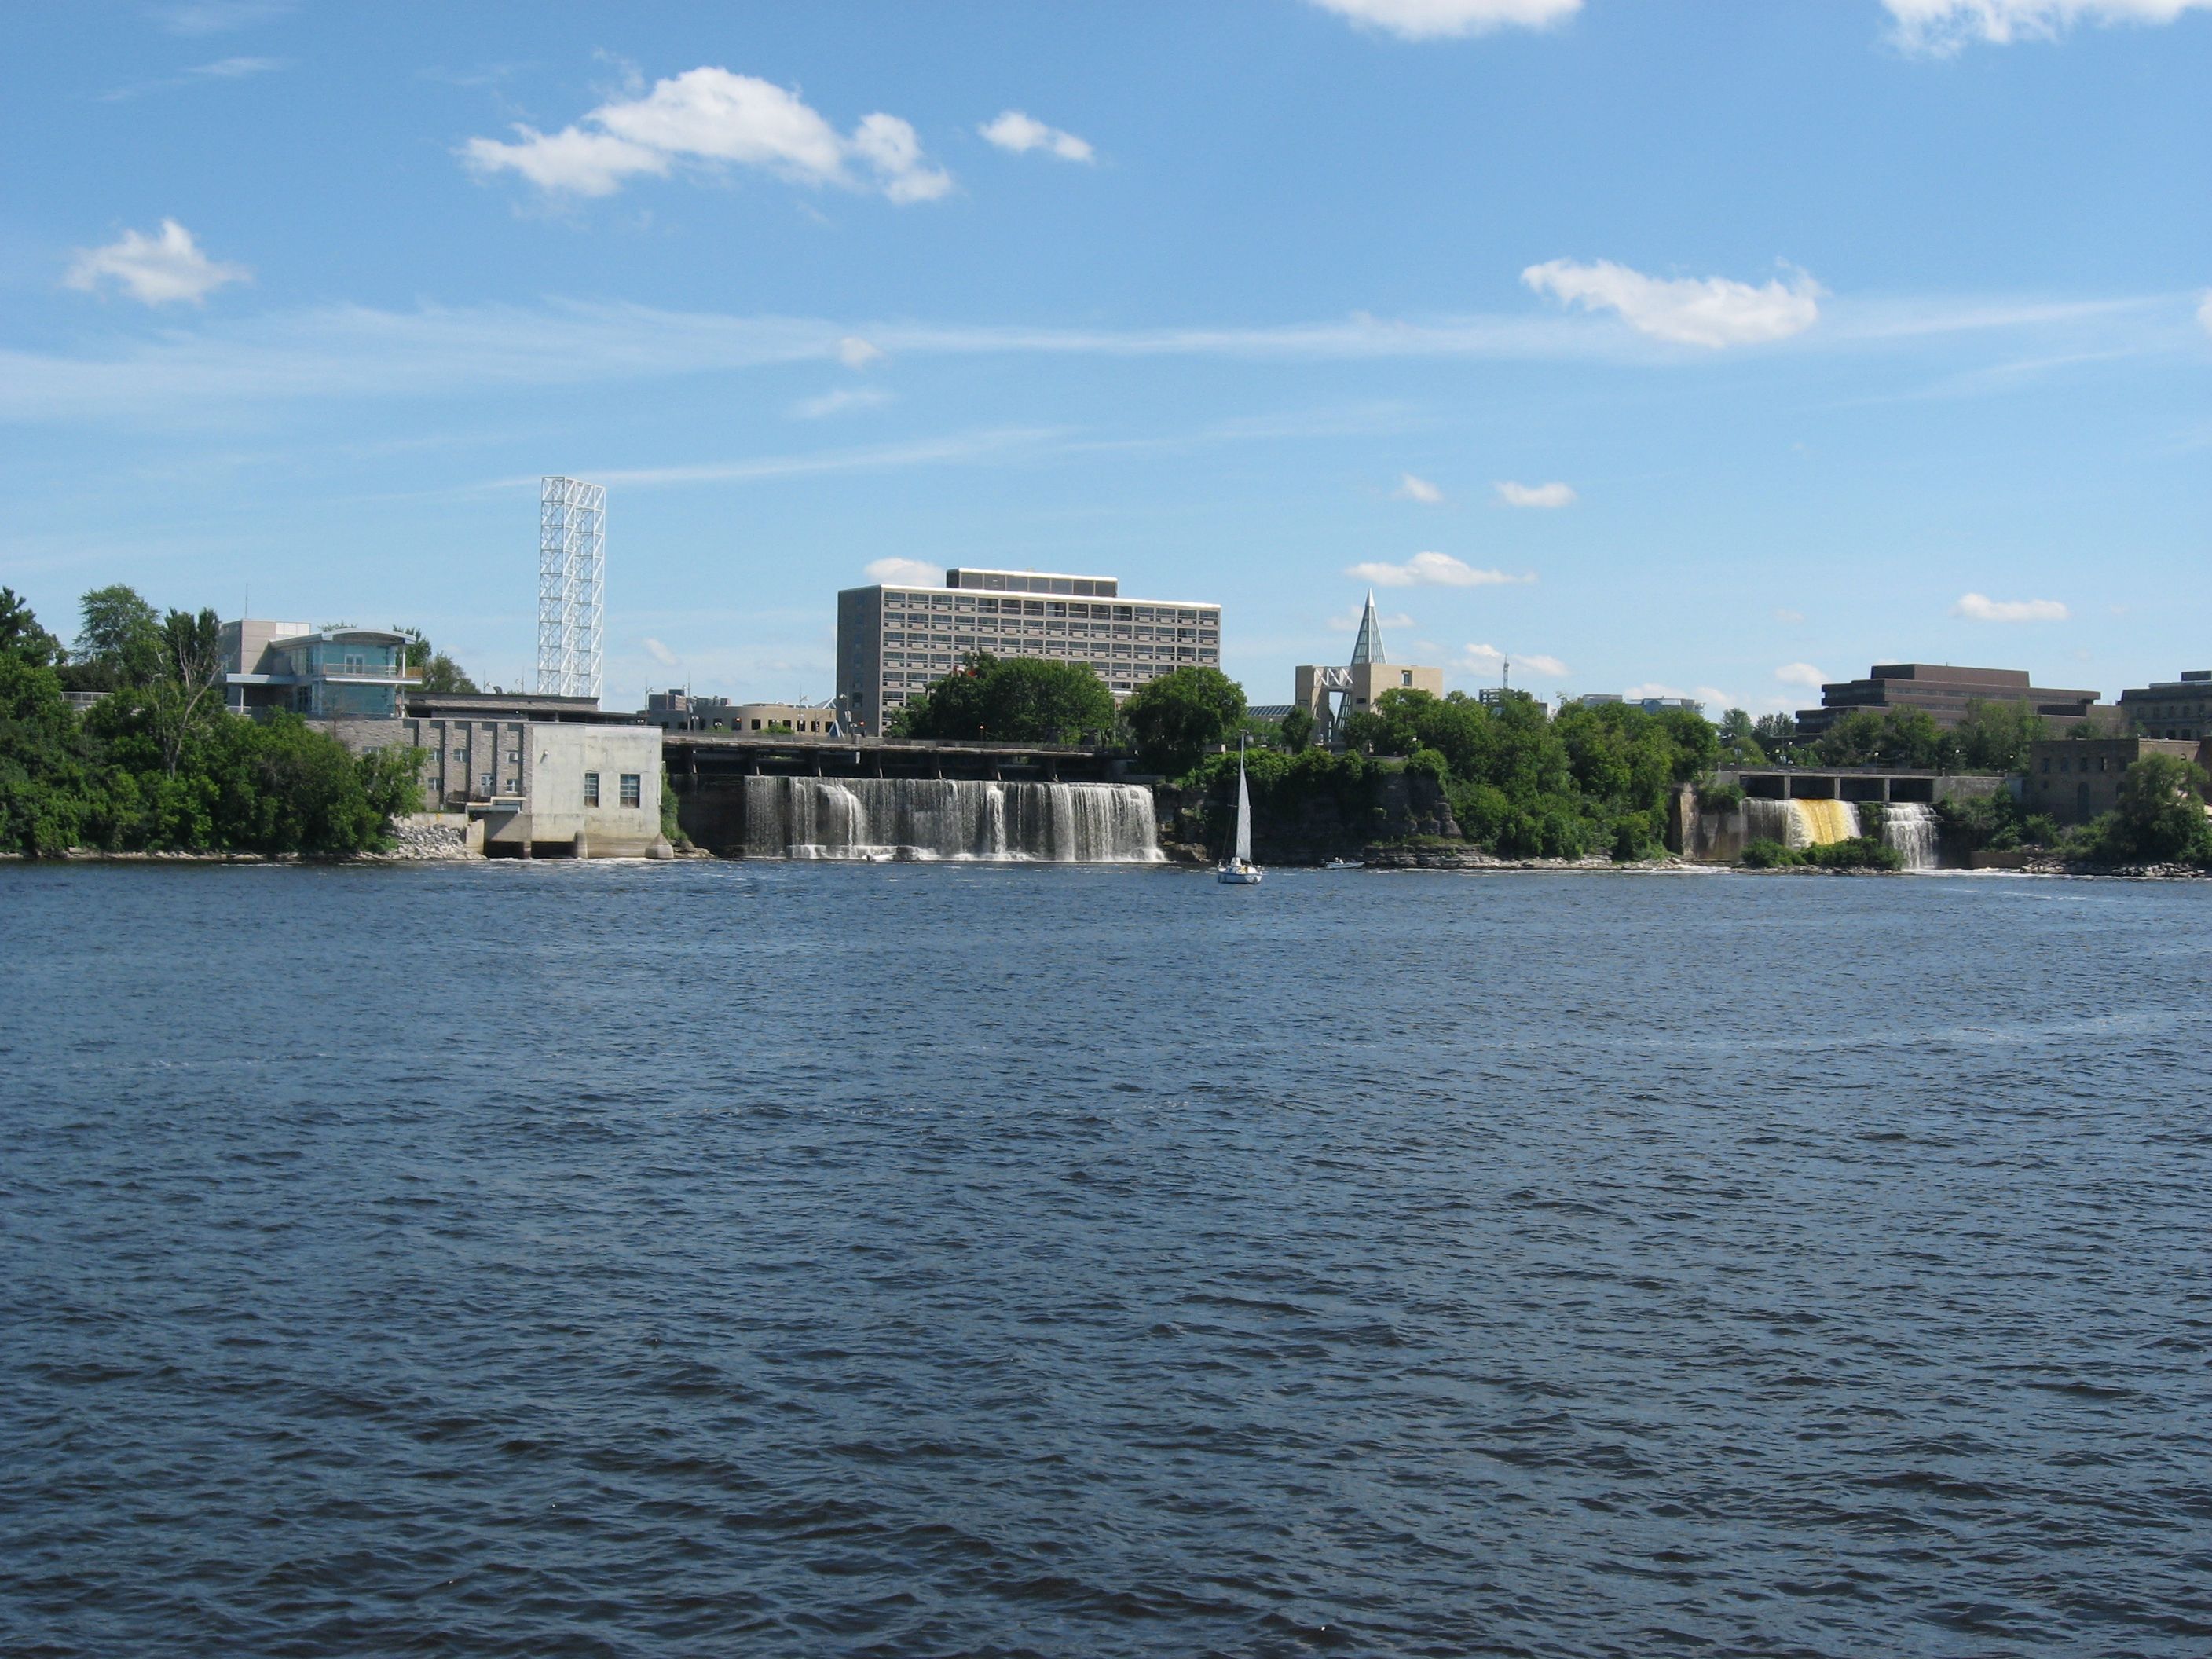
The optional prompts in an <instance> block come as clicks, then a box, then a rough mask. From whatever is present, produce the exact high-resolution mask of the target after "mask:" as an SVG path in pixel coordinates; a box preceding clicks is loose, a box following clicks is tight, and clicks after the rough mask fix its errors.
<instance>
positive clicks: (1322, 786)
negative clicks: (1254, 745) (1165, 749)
mask: <svg viewBox="0 0 2212 1659" xmlns="http://www.w3.org/2000/svg"><path fill="white" fill-rule="evenodd" d="M1345 725H1346V730H1345V736H1346V739H1347V747H1346V750H1345V751H1344V752H1342V753H1331V752H1330V751H1328V750H1320V749H1308V750H1302V751H1300V752H1297V753H1284V752H1272V751H1261V752H1255V753H1254V754H1252V755H1250V756H1249V757H1248V758H1247V768H1248V770H1249V775H1250V778H1251V784H1252V791H1253V796H1254V807H1255V812H1256V813H1257V814H1258V815H1259V816H1260V817H1261V819H1262V820H1263V822H1266V821H1272V822H1273V823H1315V822H1316V821H1320V820H1322V819H1326V820H1328V821H1333V822H1335V823H1340V825H1342V826H1343V829H1344V831H1345V834H1346V836H1347V838H1349V839H1350V840H1351V841H1352V842H1355V843H1356V842H1358V840H1359V839H1361V838H1363V836H1365V835H1366V834H1368V833H1371V832H1373V831H1375V830H1377V829H1380V827H1381V826H1382V824H1383V822H1384V821H1385V820H1387V818H1388V817H1389V814H1390V810H1391V809H1390V807H1389V804H1388V803H1386V801H1385V799H1384V793H1385V792H1386V790H1387V789H1388V788H1389V787H1390V781H1391V780H1392V779H1393V778H1394V777H1401V778H1402V779H1403V781H1404V783H1405V785H1406V786H1407V788H1408V789H1409V790H1410V789H1419V790H1421V791H1423V792H1424V793H1425V794H1428V795H1432V796H1434V797H1436V798H1437V799H1438V800H1439V803H1440V806H1441V808H1442V809H1443V810H1441V811H1439V812H1438V813H1437V817H1439V818H1443V819H1448V821H1449V823H1450V824H1451V825H1452V826H1453V827H1454V828H1455V829H1456V830H1457V832H1458V835H1459V837H1460V838H1461V839H1462V841H1464V842H1467V843H1468V844H1470V845H1472V846H1474V847H1475V848H1480V850H1482V851H1484V852H1486V853H1492V854H1496V855H1498V856H1499V857H1501V858H1552V859H1572V858H1582V857H1585V856H1588V855H1589V854H1593V853H1598V854H1607V855H1608V856H1610V857H1612V858H1614V859H1616V860H1633V859H1643V858H1653V857H1656V856H1658V855H1659V854H1661V853H1662V852H1663V851H1664V849H1665V840H1666V829H1667V817H1666V814H1667V799H1668V795H1669V794H1670V793H1672V792H1673V791H1674V788H1675V787H1677V786H1679V785H1681V784H1684V783H1688V782H1692V781H1694V780H1696V779H1698V778H1699V777H1702V776H1704V775H1706V774H1707V773H1709V772H1711V769H1712V768H1713V765H1714V763H1715V762H1716V760H1717V758H1718V755H1719V741H1718V738H1717V735H1716V733H1715V732H1714V729H1713V727H1712V726H1711V724H1710V723H1709V722H1708V721H1706V720H1704V719H1702V718H1701V717H1699V715H1697V714H1692V713H1690V712H1689V711H1687V710H1686V709H1667V710H1663V711H1661V712H1659V713H1656V714H1654V713H1648V712H1646V711H1645V710H1644V709H1641V708H1631V707H1628V706H1626V705H1625V704H1604V705H1600V706H1596V707H1582V706H1577V707H1573V708H1566V709H1563V710H1562V711H1561V712H1560V713H1559V715H1558V716H1557V717H1556V718H1553V717H1550V716H1547V714H1546V713H1545V710H1544V708H1543V707H1542V705H1541V704H1540V703H1538V702H1535V701H1534V699H1533V698H1529V697H1524V696H1507V697H1505V698H1504V699H1503V700H1501V701H1500V702H1498V703H1496V704H1495V705H1492V704H1486V703H1483V702H1480V701H1478V700H1477V699H1475V698H1473V697H1469V696H1466V695H1465V694H1464V693H1461V692H1453V693H1451V694H1449V696H1443V697H1437V696H1431V695H1430V694H1429V693H1427V692H1425V691H1405V690H1398V691H1387V692H1385V693H1383V696H1380V697H1378V698H1376V704H1375V708H1373V709H1372V710H1371V711H1367V712H1363V713H1360V714H1354V715H1353V716H1352V718H1351V719H1350V720H1347V721H1346V723H1345ZM1236 770H1237V757H1236V756H1235V754H1234V753H1226V754H1219V755H1215V756H1212V757H1208V758H1207V759H1206V760H1204V761H1202V762H1200V763H1199V764H1198V765H1197V766H1196V767H1194V769H1192V770H1191V771H1190V772H1189V773H1188V774H1187V775H1185V776H1184V778H1183V779H1182V781H1183V783H1184V784H1185V785H1186V786H1191V787H1200V788H1202V789H1204V790H1206V793H1207V797H1208V801H1209V805H1210V806H1214V807H1217V808H1218V805H1221V804H1225V802H1226V800H1227V791H1228V788H1229V787H1230V782H1231V780H1233V779H1234V777H1235V775H1236Z"/></svg>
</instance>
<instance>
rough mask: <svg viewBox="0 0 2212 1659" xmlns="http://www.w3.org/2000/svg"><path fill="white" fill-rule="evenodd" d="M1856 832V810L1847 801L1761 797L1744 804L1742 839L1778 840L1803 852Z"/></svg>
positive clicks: (1857, 827) (1751, 840)
mask: <svg viewBox="0 0 2212 1659" xmlns="http://www.w3.org/2000/svg"><path fill="white" fill-rule="evenodd" d="M1858 833H1859V814H1858V809H1857V807H1855V806H1853V805H1851V804H1850V802H1849V801H1847V800H1761V799H1759V798H1757V797H1756V796H1754V797H1753V798H1752V799H1748V800H1747V801H1745V802H1744V804H1743V838H1744V839H1745V840H1746V841H1747V842H1753V841H1778V842H1781V843H1782V844H1783V845H1784V847H1791V848H1796V850H1797V851H1799V852H1801V853H1802V852H1803V851H1804V850H1805V849H1806V848H1808V847H1826V845H1828V843H1829V842H1838V841H1850V840H1851V839H1853V838H1854V837H1856V836H1857V835H1858Z"/></svg>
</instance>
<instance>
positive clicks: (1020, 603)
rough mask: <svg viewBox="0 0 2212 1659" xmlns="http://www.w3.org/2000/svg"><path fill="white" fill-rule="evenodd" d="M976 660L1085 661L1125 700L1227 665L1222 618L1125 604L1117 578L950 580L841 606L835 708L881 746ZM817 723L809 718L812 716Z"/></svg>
mask: <svg viewBox="0 0 2212 1659" xmlns="http://www.w3.org/2000/svg"><path fill="white" fill-rule="evenodd" d="M971 651H985V652H988V653H991V654H992V655H994V656H1000V657H1042V658H1046V659H1049V660H1052V661H1056V662H1079V663H1082V664H1083V665H1085V666H1086V667H1088V668H1089V669H1090V670H1091V672H1092V673H1094V674H1096V675H1097V677H1098V678H1099V679H1100V680H1102V681H1103V682H1104V684H1105V686H1106V689H1107V690H1109V691H1110V692H1112V693H1113V694H1114V696H1115V697H1116V698H1117V699H1118V698H1121V697H1125V696H1128V695H1129V694H1130V693H1131V692H1133V691H1135V690H1138V689H1139V687H1141V686H1144V685H1146V684H1148V683H1150V682H1151V681H1152V680H1154V679H1156V678H1158V677H1159V676H1160V675H1162V674H1165V673H1169V672H1171V671H1173V670H1175V669H1177V668H1193V667H1198V668H1218V667H1220V665H1221V607H1220V606H1219V605H1212V604H1206V603H1203V602H1200V601H1198V600H1194V599H1127V598H1124V597H1123V596H1122V594H1121V582H1120V581H1119V580H1118V579H1116V578H1115V577H1112V576H1067V575H1057V574H1042V573H1039V572H1036V571H1032V570H969V569H964V568H963V569H952V570H947V571H946V572H945V586H943V587H941V588H939V587H926V586H911V585H907V584H885V585H883V586H875V587H849V588H847V589H846V590H845V591H844V592H842V593H840V594H838V596H837V709H838V714H839V717H840V719H841V720H842V723H843V724H844V726H845V727H846V729H847V730H848V731H852V732H860V733H864V734H877V735H879V734H880V733H881V732H883V730H884V726H885V725H886V724H888V722H889V721H890V719H891V718H892V717H893V716H894V715H896V714H897V713H898V711H899V710H900V709H901V708H903V707H904V706H905V705H906V703H907V702H908V701H909V700H910V699H912V698H914V697H915V696H919V695H921V693H922V692H923V691H925V690H927V689H928V688H929V687H930V686H931V685H933V684H935V683H936V682H937V681H939V680H940V679H942V678H944V677H945V675H947V674H949V673H951V671H952V670H953V669H954V668H955V667H957V665H958V664H959V661H960V659H961V658H962V657H963V656H964V655H966V654H967V653H969V652H971ZM810 718H811V716H810Z"/></svg>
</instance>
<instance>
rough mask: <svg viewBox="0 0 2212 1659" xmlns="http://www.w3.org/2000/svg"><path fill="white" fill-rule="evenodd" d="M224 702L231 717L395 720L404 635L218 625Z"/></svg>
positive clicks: (411, 674) (408, 679)
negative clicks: (272, 714) (285, 714)
mask: <svg viewBox="0 0 2212 1659" xmlns="http://www.w3.org/2000/svg"><path fill="white" fill-rule="evenodd" d="M222 656H223V701H224V702H225V703H226V704H227V705H228V707H229V708H230V710H231V712H232V713H234V714H265V713H267V712H269V711H271V710H274V709H280V708H281V709H284V710H287V711H289V712H290V713H292V714H303V715H306V716H307V717H309V718H311V719H316V720H394V719H397V718H398V714H399V698H400V696H401V693H402V692H403V691H404V689H405V688H406V687H408V686H410V685H412V684H415V683H416V681H417V680H419V679H421V678H422V671H421V670H419V669H414V668H410V667H408V666H407V636H406V635H404V634H395V633H392V632H391V631H390V630H388V629H381V628H321V629H319V628H314V627H312V626H310V625H309V624H308V623H284V622H265V621H262V620H259V619H258V618H254V617H243V618H241V619H240V620H239V621H237V622H229V623H223V624H222Z"/></svg>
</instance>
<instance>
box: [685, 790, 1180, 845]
mask: <svg viewBox="0 0 2212 1659" xmlns="http://www.w3.org/2000/svg"><path fill="white" fill-rule="evenodd" d="M716 850H718V851H731V852H741V853H743V854H744V856H745V857H747V858H755V859H852V860H873V861H883V860H923V861H928V860H973V861H975V862H981V863H1001V864H1013V863H1036V864H1158V863H1163V862H1164V861H1165V860H1164V855H1163V854H1162V853H1161V852H1160V847H1159V828H1158V824H1157V823H1156V822H1155V821H1154V818H1153V815H1152V791H1151V790H1149V789H1146V788H1143V787H1139V786H1138V785H1135V784H1127V783H1036V782H993V781H984V780H977V779H951V778H817V777H749V778H746V779H745V780H744V823H743V825H742V828H741V830H740V833H738V835H735V836H726V838H725V844H724V845H723V846H721V847H718V848H716Z"/></svg>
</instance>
